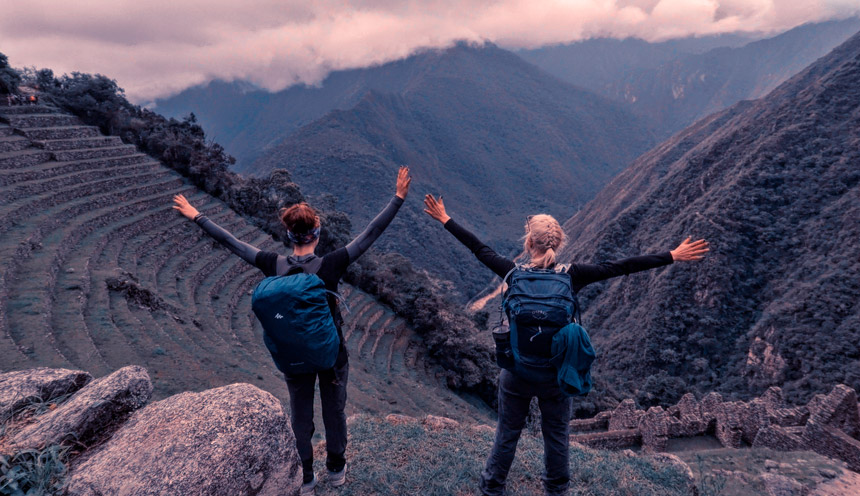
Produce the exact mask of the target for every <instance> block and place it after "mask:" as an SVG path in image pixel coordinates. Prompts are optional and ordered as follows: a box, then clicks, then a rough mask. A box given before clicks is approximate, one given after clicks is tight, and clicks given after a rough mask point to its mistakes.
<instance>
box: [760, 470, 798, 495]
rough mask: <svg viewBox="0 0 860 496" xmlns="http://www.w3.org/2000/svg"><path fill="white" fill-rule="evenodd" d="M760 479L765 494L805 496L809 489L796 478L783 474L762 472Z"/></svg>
mask: <svg viewBox="0 0 860 496" xmlns="http://www.w3.org/2000/svg"><path fill="white" fill-rule="evenodd" d="M761 480H762V482H764V490H765V494H766V495H767V496H805V495H806V494H809V490H808V489H807V488H806V487H804V486H803V485H802V484H801V483H799V482H797V481H796V480H794V479H792V478H790V477H785V476H784V475H779V474H771V473H763V474H761Z"/></svg>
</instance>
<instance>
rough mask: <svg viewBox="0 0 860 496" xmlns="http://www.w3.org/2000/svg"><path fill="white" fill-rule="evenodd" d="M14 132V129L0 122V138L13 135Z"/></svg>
mask: <svg viewBox="0 0 860 496" xmlns="http://www.w3.org/2000/svg"><path fill="white" fill-rule="evenodd" d="M14 134H15V130H14V129H12V128H11V127H9V126H7V125H6V124H0V138H6V137H8V136H13V135H14Z"/></svg>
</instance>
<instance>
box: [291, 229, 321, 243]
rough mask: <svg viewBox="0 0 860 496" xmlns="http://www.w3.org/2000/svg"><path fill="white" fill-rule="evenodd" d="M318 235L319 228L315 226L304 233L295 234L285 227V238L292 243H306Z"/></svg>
mask: <svg viewBox="0 0 860 496" xmlns="http://www.w3.org/2000/svg"><path fill="white" fill-rule="evenodd" d="M318 237H320V228H319V227H315V228H313V229H311V230H310V231H308V232H306V233H304V234H297V233H294V232H293V231H290V230H289V229H287V239H289V240H290V243H292V244H294V245H306V244H308V243H311V242H313V240H315V239H317V238H318Z"/></svg>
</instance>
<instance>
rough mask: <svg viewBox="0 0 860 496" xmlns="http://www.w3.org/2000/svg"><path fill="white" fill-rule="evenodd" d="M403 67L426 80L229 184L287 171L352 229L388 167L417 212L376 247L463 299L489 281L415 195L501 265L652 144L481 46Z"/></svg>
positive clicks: (373, 99)
mask: <svg viewBox="0 0 860 496" xmlns="http://www.w3.org/2000/svg"><path fill="white" fill-rule="evenodd" d="M412 63H413V65H416V66H420V67H422V70H420V71H417V70H416V71H415V72H414V75H413V77H411V78H410V81H409V84H408V85H406V86H405V89H404V91H402V92H399V93H383V92H379V91H372V92H370V93H368V94H367V95H366V96H365V97H364V98H363V99H362V100H361V101H360V102H359V103H358V104H357V105H356V106H355V107H353V108H351V109H349V110H344V111H333V112H331V113H330V114H328V115H326V116H325V117H323V118H321V119H319V120H317V121H315V122H313V123H311V124H308V125H306V126H304V127H302V128H301V129H300V130H299V131H297V132H296V133H294V134H293V135H291V136H290V137H288V138H287V139H285V140H284V141H283V142H282V143H280V144H279V145H278V146H276V147H274V148H273V149H272V150H270V151H269V152H268V153H267V154H266V155H264V156H263V157H261V158H260V159H258V160H257V161H256V162H255V163H254V164H252V165H251V166H249V167H246V168H239V170H244V171H246V172H253V173H265V172H266V171H268V170H271V169H272V168H274V167H283V168H285V169H287V170H289V171H290V174H291V175H292V176H293V178H294V179H295V180H296V181H297V182H298V183H300V184H302V185H303V188H304V191H306V192H307V193H309V194H311V195H314V194H323V193H330V194H333V195H334V196H335V197H337V198H338V200H339V201H340V203H339V204H338V206H339V208H341V209H343V210H345V211H347V212H349V214H350V215H351V216H352V218H353V219H354V221H355V222H356V223H357V224H361V223H363V222H366V221H367V220H369V218H370V216H371V215H374V214H375V213H376V212H375V210H374V209H373V208H372V207H369V206H367V200H368V199H369V198H372V197H374V195H377V194H379V193H378V192H380V191H384V190H385V188H386V187H387V185H388V182H389V178H390V176H391V173H392V171H394V170H396V167H397V165H398V164H409V165H410V166H411V167H412V171H413V174H414V176H415V184H414V186H413V188H414V189H415V190H416V191H417V192H418V193H419V194H418V195H416V197H418V199H417V201H416V200H412V201H413V202H414V203H412V204H407V205H406V206H405V207H404V208H403V211H402V213H401V215H402V216H403V217H404V219H405V220H406V221H407V222H406V223H403V224H400V225H399V226H394V227H393V229H392V235H391V236H386V238H385V239H384V240H380V241H381V243H380V244H381V246H383V247H384V248H386V249H389V250H395V251H398V252H400V253H403V254H404V255H406V256H407V257H409V258H411V259H412V261H413V263H415V264H416V265H417V266H419V267H423V268H428V269H429V268H432V269H433V271H434V273H435V274H438V275H441V276H442V277H444V278H445V279H448V280H450V281H453V282H454V283H455V289H454V290H455V291H461V292H462V293H463V294H465V295H470V294H471V293H474V292H475V290H477V289H478V288H479V287H481V286H482V285H483V283H484V282H485V281H486V280H487V275H488V274H487V273H486V271H485V270H484V269H483V268H482V267H481V266H480V265H478V264H477V263H476V262H475V261H474V260H473V259H472V257H471V255H470V254H469V253H468V252H467V251H466V250H464V249H462V248H461V247H459V246H455V243H456V242H455V241H454V240H453V239H451V238H449V236H448V235H447V234H445V233H442V232H441V230H440V229H439V226H438V225H432V224H431V223H430V222H429V219H428V218H427V217H426V216H425V215H424V214H423V213H422V212H421V209H422V207H421V206H420V196H421V195H422V194H424V193H427V192H434V193H442V194H444V196H445V199H446V200H448V201H449V202H450V203H449V205H450V206H451V208H452V215H457V214H459V216H458V219H461V220H462V221H463V222H464V224H466V225H467V226H468V227H469V228H471V229H474V230H475V232H476V234H478V235H479V236H480V237H482V238H484V239H485V240H486V241H487V242H488V243H490V244H492V245H493V246H495V247H496V248H497V249H499V250H500V251H502V252H505V253H507V254H511V253H513V252H515V251H516V250H517V244H518V242H517V238H518V237H519V236H520V235H521V234H522V226H523V224H524V222H525V218H526V216H527V215H529V214H535V213H539V212H547V213H550V214H553V215H556V216H559V217H561V218H566V217H568V216H569V215H571V214H572V213H573V212H575V211H576V209H577V208H578V207H579V206H581V205H583V204H585V202H586V201H588V200H589V199H591V198H592V196H593V195H594V194H595V193H596V192H597V191H599V189H600V188H601V187H602V186H603V185H604V184H606V183H607V182H608V181H609V180H610V179H611V178H612V177H613V176H614V175H615V174H616V173H617V172H618V171H620V170H621V169H622V168H623V167H624V166H625V165H627V164H628V163H629V162H630V161H631V160H633V159H634V158H635V157H636V156H638V154H640V153H642V152H643V151H645V150H646V149H647V148H648V147H649V146H651V145H652V144H653V138H652V134H651V133H650V131H649V130H648V128H647V126H645V125H643V124H642V123H641V122H640V121H639V120H638V119H636V118H635V117H633V116H632V115H631V114H630V113H629V112H627V111H625V110H624V109H623V108H622V106H621V105H620V104H616V103H613V102H610V101H608V100H606V99H604V98H601V97H598V96H596V95H594V94H591V93H588V92H585V91H582V90H579V89H577V88H575V87H573V86H570V85H569V84H567V83H564V82H562V81H559V80H557V79H555V78H553V77H551V76H548V75H546V74H545V73H543V72H541V71H540V70H538V69H537V68H535V67H534V66H532V65H530V64H527V63H525V62H523V61H522V60H521V59H520V58H518V57H517V56H516V55H513V54H512V53H510V52H507V51H505V50H501V49H498V48H495V47H493V46H491V45H488V46H484V47H475V46H467V45H459V46H456V47H454V48H451V49H449V50H445V51H435V52H428V53H426V54H423V55H421V56H419V57H417V58H416V59H415V60H414V61H413V62H412ZM452 247H453V251H452Z"/></svg>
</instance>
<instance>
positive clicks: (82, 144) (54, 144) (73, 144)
mask: <svg viewBox="0 0 860 496" xmlns="http://www.w3.org/2000/svg"><path fill="white" fill-rule="evenodd" d="M33 144H34V145H35V146H37V147H39V148H41V149H43V150H48V151H52V152H57V151H67V150H82V149H85V148H106V147H116V146H122V144H123V143H122V139H120V137H119V136H96V137H93V138H72V139H52V140H35V141H33Z"/></svg>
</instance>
